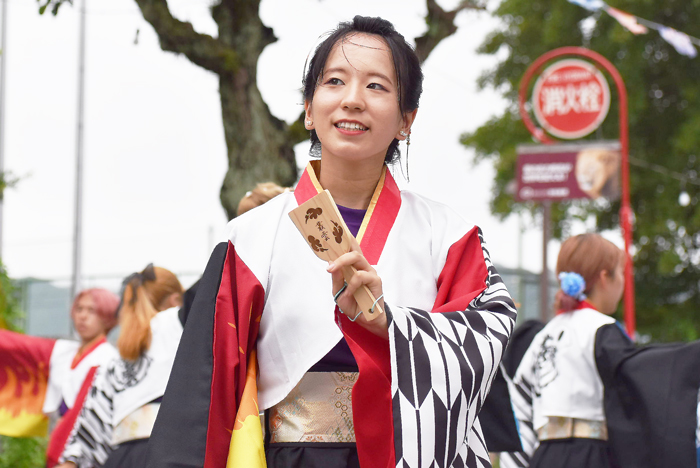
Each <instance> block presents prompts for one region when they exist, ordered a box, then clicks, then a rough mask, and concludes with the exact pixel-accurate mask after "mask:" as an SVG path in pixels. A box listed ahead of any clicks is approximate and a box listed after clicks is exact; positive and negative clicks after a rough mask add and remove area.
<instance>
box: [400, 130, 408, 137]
mask: <svg viewBox="0 0 700 468" xmlns="http://www.w3.org/2000/svg"><path fill="white" fill-rule="evenodd" d="M399 135H401V136H402V137H407V136H408V133H406V130H400V131H399Z"/></svg>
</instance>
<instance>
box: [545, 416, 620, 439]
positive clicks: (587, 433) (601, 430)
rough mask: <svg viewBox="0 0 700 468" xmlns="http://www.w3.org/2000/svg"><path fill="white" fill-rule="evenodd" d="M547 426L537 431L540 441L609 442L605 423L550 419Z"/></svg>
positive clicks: (560, 418) (558, 418)
mask: <svg viewBox="0 0 700 468" xmlns="http://www.w3.org/2000/svg"><path fill="white" fill-rule="evenodd" d="M547 419H548V421H547V424H545V425H544V426H542V427H541V428H539V429H538V430H537V437H538V438H539V439H540V440H551V439H569V438H571V437H575V438H578V439H599V440H608V425H607V424H606V423H605V421H592V420H589V419H576V418H563V417H552V416H550V417H548V418H547Z"/></svg>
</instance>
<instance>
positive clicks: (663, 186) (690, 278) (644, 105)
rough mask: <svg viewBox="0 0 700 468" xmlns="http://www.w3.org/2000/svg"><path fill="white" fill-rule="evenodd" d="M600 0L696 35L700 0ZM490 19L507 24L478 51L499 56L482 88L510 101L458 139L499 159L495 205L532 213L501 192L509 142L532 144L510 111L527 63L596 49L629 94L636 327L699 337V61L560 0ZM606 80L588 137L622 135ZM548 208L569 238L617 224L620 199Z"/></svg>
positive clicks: (653, 35) (519, 5)
mask: <svg viewBox="0 0 700 468" xmlns="http://www.w3.org/2000/svg"><path fill="white" fill-rule="evenodd" d="M608 3H609V4H610V5H611V6H614V7H617V8H620V9H622V10H624V11H628V12H630V13H633V14H635V15H637V16H640V17H642V18H646V19H648V20H651V21H654V22H657V23H660V24H663V25H666V26H671V27H673V28H675V29H678V30H680V31H683V32H685V33H687V34H690V35H692V36H695V37H698V36H700V0H684V1H681V0H656V1H653V2H652V1H644V2H639V1H633V0H616V1H610V2H608ZM495 15H496V16H498V17H499V18H500V19H501V20H502V21H503V27H502V28H501V29H499V30H498V31H494V32H492V33H491V34H490V35H489V36H488V37H487V38H486V40H485V41H484V42H483V44H482V45H481V47H480V49H479V52H481V53H484V54H496V53H499V54H502V55H503V56H504V59H503V60H501V61H500V62H499V63H498V65H497V66H496V67H495V68H494V69H492V70H489V71H487V72H486V73H484V74H483V75H482V76H481V78H480V80H479V85H480V86H481V87H482V88H486V87H490V88H494V89H496V90H498V91H500V92H501V93H502V94H503V96H504V97H506V99H508V101H509V103H510V104H509V106H508V108H507V110H506V111H505V112H504V113H503V115H500V116H497V117H494V118H493V119H492V120H490V121H489V122H487V123H486V124H484V125H483V126H482V127H480V128H478V129H477V130H476V131H474V132H473V133H470V134H465V135H463V136H462V138H461V142H462V143H463V144H464V145H466V146H469V147H472V148H474V149H475V150H476V153H477V158H478V159H480V160H484V159H490V160H492V161H493V163H494V165H495V168H496V170H497V175H496V181H495V188H494V193H493V194H492V199H491V209H492V211H493V212H494V214H496V215H497V216H500V217H502V218H505V217H507V216H508V215H510V214H511V213H514V212H518V211H520V210H535V209H537V207H536V206H535V205H534V204H527V203H526V204H519V203H515V202H514V200H513V195H512V192H513V191H512V190H508V188H509V187H508V184H509V183H511V181H512V180H513V179H514V176H515V159H516V156H515V147H516V145H518V144H521V143H531V142H533V140H532V137H531V136H530V134H529V133H528V132H527V130H526V129H525V126H524V125H523V124H522V122H521V121H520V116H519V113H518V107H517V92H518V87H519V85H520V80H521V78H522V76H523V74H524V73H525V70H526V69H527V67H528V66H529V65H530V64H531V63H532V62H533V61H534V60H535V59H537V57H539V56H540V55H542V54H543V53H545V52H547V51H549V50H552V49H555V48H557V47H563V46H572V45H573V46H581V45H584V46H586V47H588V48H590V49H592V50H594V51H596V52H598V53H600V54H602V55H603V56H604V57H606V58H607V59H608V60H610V61H611V62H612V63H613V64H614V65H615V66H616V67H617V69H618V70H619V72H620V74H621V75H622V77H623V79H624V80H625V84H626V88H627V91H628V94H629V115H630V156H631V157H632V158H633V159H632V161H633V164H632V165H631V167H630V173H631V174H630V180H631V195H632V208H633V210H634V213H635V216H636V224H635V231H634V242H635V247H636V249H637V253H636V256H635V282H636V291H635V292H636V304H637V322H638V327H639V330H640V332H641V333H650V334H651V335H652V337H653V339H654V340H662V341H667V340H689V339H696V338H698V337H700V314H698V313H697V310H698V308H699V306H700V205H699V204H698V201H699V200H700V185H699V184H700V179H699V178H698V171H700V161H699V160H698V156H699V154H698V151H699V148H700V132H699V131H698V128H700V105H699V104H700V58H696V59H691V58H688V57H685V56H683V55H680V54H678V53H677V52H676V51H675V50H674V49H673V48H672V46H670V45H669V44H667V43H666V42H665V41H664V40H663V39H662V38H661V37H660V35H659V34H658V32H656V31H653V30H651V31H650V32H649V34H646V35H640V36H635V35H633V34H632V33H630V32H629V31H627V30H625V29H623V28H622V26H620V25H619V24H618V23H617V22H616V21H615V20H614V19H613V18H611V17H609V16H608V15H607V14H605V13H602V12H599V13H595V14H594V13H591V12H588V11H587V10H585V9H583V8H581V7H578V6H576V5H573V4H570V3H568V2H566V1H564V0H503V1H502V2H501V4H500V6H499V7H498V9H497V10H496V12H495ZM591 16H592V17H593V18H595V19H596V20H595V26H594V27H593V30H592V33H591V35H590V37H584V34H583V33H582V29H581V28H580V25H579V23H580V22H581V21H582V20H584V19H586V18H589V17H591ZM608 78H609V81H610V83H611V84H612V79H611V78H610V77H608ZM612 88H613V90H612V105H611V109H610V113H609V116H608V118H607V119H606V121H605V122H604V124H603V126H602V127H601V129H600V130H599V131H598V132H596V134H595V135H593V136H591V137H588V139H598V138H604V139H617V138H618V119H617V115H618V104H617V103H618V100H617V92H616V90H615V89H614V86H612ZM659 167H660V168H659ZM683 191H685V192H687V193H688V195H689V196H690V204H689V205H688V206H685V207H684V206H681V205H680V204H679V201H678V200H679V195H680V194H681V193H682V192H683ZM552 211H553V220H554V223H555V229H554V235H555V236H557V237H566V236H567V235H568V234H569V229H570V226H571V222H572V220H574V219H585V218H587V217H588V216H592V217H594V219H595V220H596V224H597V227H598V229H600V230H605V229H617V228H618V212H619V203H618V202H612V203H608V202H599V201H595V202H591V201H575V202H568V203H561V204H555V205H554V206H553V210H552Z"/></svg>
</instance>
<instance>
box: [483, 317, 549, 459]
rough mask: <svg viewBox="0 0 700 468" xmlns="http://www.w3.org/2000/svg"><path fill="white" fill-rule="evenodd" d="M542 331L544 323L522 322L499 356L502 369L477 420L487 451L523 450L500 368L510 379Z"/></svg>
mask: <svg viewBox="0 0 700 468" xmlns="http://www.w3.org/2000/svg"><path fill="white" fill-rule="evenodd" d="M542 328H544V323H542V322H540V321H539V320H528V321H526V322H523V323H522V324H521V325H520V326H519V327H518V328H516V329H515V330H514V331H513V335H512V336H511V338H510V341H509V342H508V348H507V349H506V352H505V355H504V356H503V366H502V367H501V369H500V370H499V372H498V375H496V378H495V379H494V381H493V384H492V385H491V391H490V392H489V395H488V397H486V401H485V402H484V406H483V408H481V412H480V413H479V421H480V422H481V427H482V429H483V431H484V438H485V439H486V446H487V447H488V449H489V452H521V451H522V450H523V447H522V444H521V442H520V435H519V434H518V426H517V423H516V421H515V414H514V413H513V406H512V404H511V397H510V392H509V389H508V383H507V381H506V378H505V377H504V375H503V369H505V371H506V372H507V373H508V376H509V377H510V378H513V376H514V375H515V371H516V369H517V368H518V365H519V364H520V361H521V360H522V359H523V356H524V355H525V352H526V351H527V349H528V348H529V347H530V343H532V340H533V339H534V338H535V335H537V333H539V331H540V330H542Z"/></svg>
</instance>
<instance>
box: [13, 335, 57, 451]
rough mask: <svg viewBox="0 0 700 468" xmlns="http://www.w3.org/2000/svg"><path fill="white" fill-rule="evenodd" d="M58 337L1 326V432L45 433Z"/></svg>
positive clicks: (29, 434) (39, 434) (24, 434)
mask: <svg viewBox="0 0 700 468" xmlns="http://www.w3.org/2000/svg"><path fill="white" fill-rule="evenodd" d="M55 343H56V340H50V339H45V338H37V337H33V336H27V335H22V334H20V333H14V332H11V331H8V330H0V434H2V435H6V436H10V437H33V436H45V435H46V433H47V431H48V418H47V417H46V416H45V415H44V413H43V412H42V407H43V405H44V398H45V395H46V388H47V386H48V380H49V362H50V359H51V352H52V351H53V347H54V345H55Z"/></svg>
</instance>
